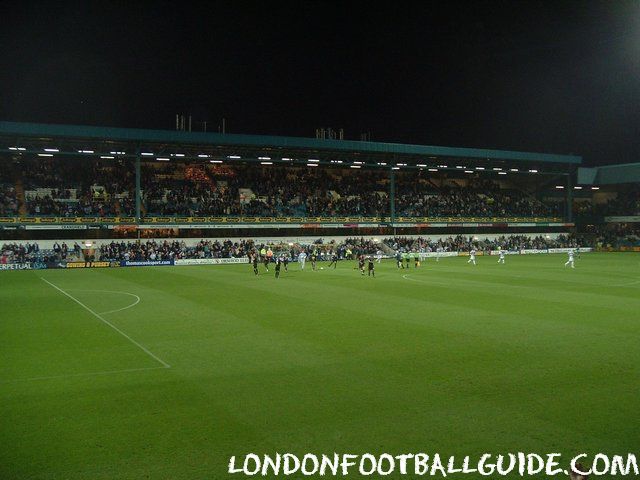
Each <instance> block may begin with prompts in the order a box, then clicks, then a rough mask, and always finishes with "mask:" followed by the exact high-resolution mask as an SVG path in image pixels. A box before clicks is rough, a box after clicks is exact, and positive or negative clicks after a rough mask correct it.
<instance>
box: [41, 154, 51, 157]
mask: <svg viewBox="0 0 640 480" xmlns="http://www.w3.org/2000/svg"><path fill="white" fill-rule="evenodd" d="M38 156H39V157H53V153H39V154H38Z"/></svg>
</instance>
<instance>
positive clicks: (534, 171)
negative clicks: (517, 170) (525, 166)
mask: <svg viewBox="0 0 640 480" xmlns="http://www.w3.org/2000/svg"><path fill="white" fill-rule="evenodd" d="M529 173H538V170H535V169H533V170H529Z"/></svg>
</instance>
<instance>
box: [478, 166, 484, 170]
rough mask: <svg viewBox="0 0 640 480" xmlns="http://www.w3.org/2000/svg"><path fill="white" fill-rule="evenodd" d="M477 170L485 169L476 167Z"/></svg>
mask: <svg viewBox="0 0 640 480" xmlns="http://www.w3.org/2000/svg"><path fill="white" fill-rule="evenodd" d="M476 170H484V167H476Z"/></svg>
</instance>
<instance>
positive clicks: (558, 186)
mask: <svg viewBox="0 0 640 480" xmlns="http://www.w3.org/2000/svg"><path fill="white" fill-rule="evenodd" d="M556 188H557V189H558V190H562V189H563V188H564V186H563V185H556Z"/></svg>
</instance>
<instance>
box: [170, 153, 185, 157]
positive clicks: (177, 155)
mask: <svg viewBox="0 0 640 480" xmlns="http://www.w3.org/2000/svg"><path fill="white" fill-rule="evenodd" d="M171 156H173V157H184V153H172V154H171Z"/></svg>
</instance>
